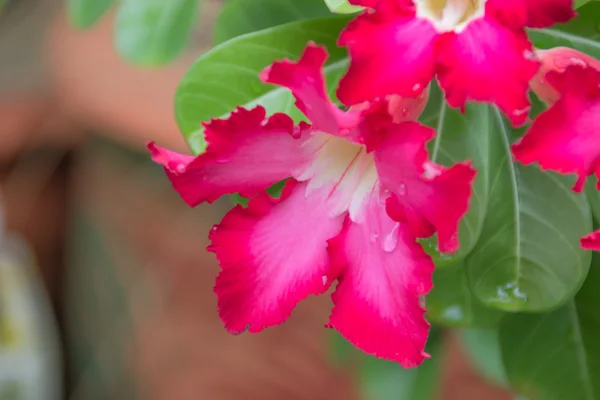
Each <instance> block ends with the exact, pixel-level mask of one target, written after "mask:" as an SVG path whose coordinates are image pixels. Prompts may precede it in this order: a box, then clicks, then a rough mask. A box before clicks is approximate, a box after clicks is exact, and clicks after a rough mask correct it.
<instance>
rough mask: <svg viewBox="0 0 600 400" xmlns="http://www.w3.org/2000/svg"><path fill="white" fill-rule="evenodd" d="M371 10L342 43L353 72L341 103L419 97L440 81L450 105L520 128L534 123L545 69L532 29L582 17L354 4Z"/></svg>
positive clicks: (443, 4)
mask: <svg viewBox="0 0 600 400" xmlns="http://www.w3.org/2000/svg"><path fill="white" fill-rule="evenodd" d="M350 3H352V4H356V5H362V6H365V7H371V8H372V9H373V10H372V11H371V10H368V11H365V12H364V13H363V14H361V15H359V16H358V17H357V18H356V19H355V20H353V21H352V22H351V23H350V24H348V27H347V28H346V29H345V30H344V31H343V32H342V34H341V36H340V40H339V43H340V45H345V46H347V47H348V50H349V52H350V56H351V63H350V68H349V70H348V73H347V74H346V76H345V77H344V78H343V79H342V81H341V82H340V87H339V90H338V96H339V98H340V100H341V101H342V102H343V103H345V104H356V103H359V102H362V101H366V100H367V101H368V100H370V99H373V98H377V97H382V96H385V95H389V94H398V95H401V96H404V97H414V96H415V95H417V94H418V93H420V91H422V90H423V88H424V87H426V86H427V85H428V84H429V82H430V81H431V80H432V79H433V77H434V76H435V75H437V78H438V80H439V83H440V86H441V87H442V89H444V91H445V93H446V97H447V100H448V103H449V104H450V105H451V106H453V107H458V108H461V109H463V110H464V108H465V104H466V102H467V101H470V100H475V101H484V102H491V103H494V104H496V105H497V106H498V107H499V108H500V109H501V110H503V111H504V112H505V113H506V114H507V116H508V117H509V118H510V120H511V121H512V123H513V124H514V125H521V124H523V123H524V122H525V121H526V120H527V114H528V111H529V109H530V102H529V98H528V95H527V91H528V83H529V81H530V80H531V78H532V77H533V76H534V75H535V73H536V71H537V69H538V67H539V62H538V61H537V60H536V58H535V55H534V53H533V49H532V45H531V43H530V42H529V39H528V38H527V34H526V33H525V28H526V27H536V28H538V27H548V26H551V25H552V24H554V23H556V22H565V21H567V20H569V19H570V18H572V17H573V16H574V15H575V14H574V11H573V1H572V0H487V1H484V0H445V1H433V0H414V1H412V0H368V1H367V0H353V1H352V0H351V1H350Z"/></svg>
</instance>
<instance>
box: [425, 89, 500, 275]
mask: <svg viewBox="0 0 600 400" xmlns="http://www.w3.org/2000/svg"><path fill="white" fill-rule="evenodd" d="M491 118H492V116H491V112H490V107H489V106H486V105H482V104H473V105H470V106H469V109H468V110H467V113H466V114H462V113H461V112H460V111H459V110H456V109H452V108H450V107H449V106H448V103H447V102H446V100H445V99H444V96H443V93H442V91H441V90H440V89H439V88H438V86H437V85H435V84H432V87H431V90H430V95H429V101H428V103H427V107H426V108H425V110H424V111H423V114H422V115H421V118H420V121H421V122H422V123H424V124H425V125H429V126H431V127H432V128H435V129H436V131H437V135H436V137H435V139H434V140H432V141H431V142H430V143H429V150H430V156H431V160H432V161H433V162H435V163H439V164H442V165H446V166H450V165H453V164H455V163H457V162H461V161H465V160H472V163H473V166H474V167H475V168H476V169H477V171H478V173H477V176H476V179H475V183H474V185H473V196H472V198H471V205H470V208H469V211H468V213H467V214H466V215H465V216H464V217H463V219H462V220H461V224H460V228H459V240H460V244H461V246H460V248H459V250H458V251H457V252H456V253H455V254H452V255H448V254H441V253H439V252H438V250H437V239H436V238H431V239H426V240H423V241H422V243H423V245H424V248H425V250H426V251H427V252H428V253H429V254H431V255H432V256H433V259H434V261H435V264H436V266H438V267H439V266H443V265H447V264H452V263H454V262H456V261H458V260H461V259H464V258H465V257H466V256H467V255H468V254H469V253H470V252H471V250H472V249H473V247H475V244H476V243H477V240H478V239H479V235H480V234H481V229H482V227H483V221H484V217H485V213H486V209H487V203H488V199H487V197H488V186H489V178H488V177H489V157H488V153H489V144H488V140H489V139H488V138H489V130H490V126H491V125H492V123H491V122H490V120H491Z"/></svg>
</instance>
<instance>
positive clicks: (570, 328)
mask: <svg viewBox="0 0 600 400" xmlns="http://www.w3.org/2000/svg"><path fill="white" fill-rule="evenodd" d="M599 287H600V254H598V253H594V258H593V262H592V268H591V269H590V273H589V276H588V277H587V279H586V281H585V284H584V285H583V287H582V288H581V290H580V291H579V293H578V294H577V296H576V297H575V299H573V300H571V301H570V302H569V303H568V304H567V305H565V306H564V307H562V308H560V309H558V310H556V311H554V312H551V313H548V314H516V315H511V316H509V317H507V318H506V320H505V321H504V323H503V324H502V327H501V329H500V344H501V347H502V357H503V360H504V365H505V368H506V372H507V374H508V378H509V379H510V382H511V384H512V385H513V387H514V388H515V389H517V390H518V391H519V392H521V393H523V394H525V395H527V396H528V397H531V398H535V399H539V400H564V399H578V400H579V399H581V400H598V399H600V357H599V355H600V341H599V340H598V338H599V337H600V318H598V309H599V307H600V290H598V288H599Z"/></svg>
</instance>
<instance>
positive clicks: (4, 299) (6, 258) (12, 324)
mask: <svg viewBox="0 0 600 400" xmlns="http://www.w3.org/2000/svg"><path fill="white" fill-rule="evenodd" d="M2 211H3V210H2V207H1V204H0V400H59V399H61V398H62V397H61V395H62V393H61V392H62V374H61V360H60V352H59V346H58V343H59V342H58V333H57V329H56V324H55V321H54V317H53V313H52V310H51V308H50V304H49V301H48V298H47V296H46V293H45V289H44V285H43V283H42V281H41V279H40V276H39V275H38V270H37V268H36V267H35V264H34V257H33V255H32V253H31V251H30V249H29V247H28V246H27V245H26V243H24V242H23V241H22V240H20V239H18V238H16V237H14V236H12V235H9V234H8V233H7V232H6V231H5V227H4V215H3V212H2Z"/></svg>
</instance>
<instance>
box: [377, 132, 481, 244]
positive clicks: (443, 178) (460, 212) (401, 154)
mask: <svg viewBox="0 0 600 400" xmlns="http://www.w3.org/2000/svg"><path fill="white" fill-rule="evenodd" d="M434 134H435V132H434V130H433V129H431V128H428V127H425V126H423V125H420V124H418V123H416V122H404V123H401V124H395V125H393V126H392V127H391V128H390V130H389V132H388V133H387V135H386V136H385V137H384V138H383V139H382V140H381V142H380V143H379V144H378V146H377V148H376V149H375V151H374V158H375V166H376V168H377V173H378V175H379V179H380V181H381V184H382V186H383V187H384V188H385V189H387V190H389V191H390V193H392V196H391V197H390V198H389V199H388V201H387V210H388V213H389V214H390V216H391V217H392V218H393V219H395V220H397V221H403V222H406V223H407V224H408V225H409V226H410V228H411V230H412V232H413V234H414V235H416V236H418V237H428V236H431V235H433V234H434V233H435V232H437V234H438V247H439V250H440V251H441V252H442V253H453V252H455V251H456V250H458V248H459V240H458V226H459V223H460V219H461V218H462V217H463V216H464V215H465V214H466V212H467V210H468V209H469V204H470V199H471V193H472V185H473V180H474V179H475V174H476V171H475V170H474V169H473V168H472V167H471V165H470V163H469V162H464V163H459V164H455V165H454V166H452V167H450V168H445V167H442V166H439V165H436V164H433V163H431V162H429V161H428V154H427V149H426V147H425V144H426V143H427V142H428V141H429V140H431V139H432V138H433V136H434Z"/></svg>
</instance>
